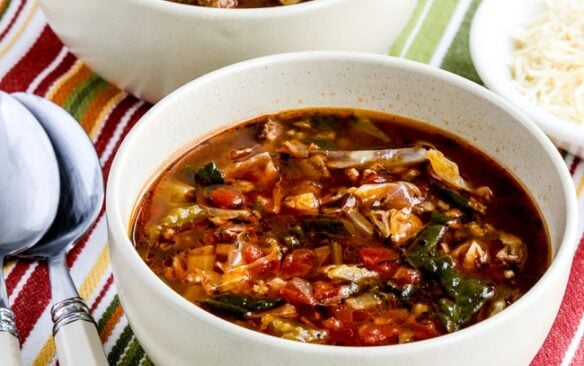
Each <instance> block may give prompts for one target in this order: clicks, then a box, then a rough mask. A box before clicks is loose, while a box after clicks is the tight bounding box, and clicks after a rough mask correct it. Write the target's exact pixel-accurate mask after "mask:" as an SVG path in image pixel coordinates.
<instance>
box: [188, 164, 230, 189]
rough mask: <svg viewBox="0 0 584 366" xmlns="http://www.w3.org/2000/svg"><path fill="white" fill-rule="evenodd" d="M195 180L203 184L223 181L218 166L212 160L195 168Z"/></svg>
mask: <svg viewBox="0 0 584 366" xmlns="http://www.w3.org/2000/svg"><path fill="white" fill-rule="evenodd" d="M195 181H196V182H197V183H199V184H202V185H204V186H210V185H214V184H224V183H225V181H224V180H223V174H221V171H220V170H219V167H218V166H217V164H215V162H214V161H212V162H210V163H209V164H207V165H205V166H203V167H201V168H199V169H198V170H197V172H196V173H195Z"/></svg>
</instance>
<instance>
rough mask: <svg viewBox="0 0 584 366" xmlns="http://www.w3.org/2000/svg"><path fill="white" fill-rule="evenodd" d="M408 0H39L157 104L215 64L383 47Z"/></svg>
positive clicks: (81, 47) (59, 27) (123, 84)
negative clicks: (216, 1)
mask: <svg viewBox="0 0 584 366" xmlns="http://www.w3.org/2000/svg"><path fill="white" fill-rule="evenodd" d="M415 4H416V1H415V0H313V1H309V2H306V3H301V4H296V5H288V6H278V7H272V8H258V9H216V8H206V7H201V6H194V5H187V4H179V3H174V2H169V1H165V0H75V1H71V0H41V6H42V8H43V11H44V12H45V14H46V16H47V19H48V22H49V24H50V25H51V28H52V29H53V30H54V31H55V33H56V34H57V35H58V36H59V38H60V39H61V40H62V41H63V43H65V45H67V46H68V47H69V49H70V50H71V52H73V53H74V54H75V55H76V56H77V57H79V58H80V59H81V60H83V61H84V62H85V63H86V64H87V65H88V66H89V67H90V68H91V69H92V70H94V71H95V72H97V73H98V74H99V75H101V76H102V77H103V78H105V79H106V80H108V81H109V82H111V83H113V84H115V85H116V86H118V87H120V88H122V89H125V90H127V91H129V92H130V93H132V94H134V95H136V96H138V97H139V98H143V99H146V100H148V101H150V102H157V101H158V100H159V99H161V98H162V97H164V96H165V95H166V94H168V93H169V92H171V91H172V90H174V89H176V88H177V87H178V86H180V85H182V84H184V83H186V82H187V81H190V80H192V79H194V78H195V77H198V76H201V75H203V74H205V73H207V72H209V71H212V70H214V69H217V68H220V67H223V66H226V65H230V64H233V63H236V62H239V61H243V60H247V59H250V58H254V57H259V56H265V55H270V54H275V53H282V52H291V51H300V50H321V49H323V50H324V49H327V50H345V51H363V52H373V53H386V52H387V51H388V49H389V46H390V45H391V43H392V41H393V40H394V39H395V38H396V37H397V35H398V34H399V33H400V32H401V30H402V28H403V27H404V26H405V24H406V23H407V21H408V18H409V16H410V14H411V13H412V11H413V9H414V6H415Z"/></svg>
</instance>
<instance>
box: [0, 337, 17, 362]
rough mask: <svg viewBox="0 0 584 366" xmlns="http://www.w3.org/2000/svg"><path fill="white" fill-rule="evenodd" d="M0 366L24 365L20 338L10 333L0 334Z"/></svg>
mask: <svg viewBox="0 0 584 366" xmlns="http://www.w3.org/2000/svg"><path fill="white" fill-rule="evenodd" d="M0 365H6V366H21V365H22V362H21V361H20V345H19V342H18V338H16V337H15V336H14V335H13V334H11V333H9V332H0Z"/></svg>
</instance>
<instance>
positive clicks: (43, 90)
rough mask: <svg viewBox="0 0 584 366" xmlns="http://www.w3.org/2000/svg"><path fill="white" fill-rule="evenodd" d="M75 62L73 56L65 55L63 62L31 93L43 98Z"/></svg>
mask: <svg viewBox="0 0 584 366" xmlns="http://www.w3.org/2000/svg"><path fill="white" fill-rule="evenodd" d="M75 61H77V59H76V58H75V56H73V55H72V54H71V53H67V55H66V56H65V58H64V59H63V61H61V63H60V64H59V65H58V66H57V67H56V68H55V69H54V70H53V71H51V72H50V73H49V74H48V75H47V77H45V79H44V80H43V81H41V83H40V84H39V86H37V88H36V89H35V90H33V92H34V93H35V94H37V95H42V96H45V95H46V94H47V93H48V91H49V88H50V87H51V86H52V85H53V84H54V83H55V81H57V79H58V78H60V77H62V76H63V75H65V73H66V72H67V70H69V69H70V68H72V67H73V64H75Z"/></svg>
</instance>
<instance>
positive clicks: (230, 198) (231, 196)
mask: <svg viewBox="0 0 584 366" xmlns="http://www.w3.org/2000/svg"><path fill="white" fill-rule="evenodd" d="M209 188H211V189H212V190H211V192H210V193H209V200H211V202H213V204H215V206H217V207H221V208H227V209H233V208H239V207H241V206H243V204H244V202H245V197H244V196H243V194H242V193H241V192H240V191H239V190H238V189H236V188H233V187H231V186H219V187H209Z"/></svg>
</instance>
